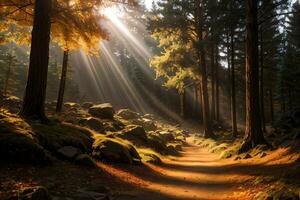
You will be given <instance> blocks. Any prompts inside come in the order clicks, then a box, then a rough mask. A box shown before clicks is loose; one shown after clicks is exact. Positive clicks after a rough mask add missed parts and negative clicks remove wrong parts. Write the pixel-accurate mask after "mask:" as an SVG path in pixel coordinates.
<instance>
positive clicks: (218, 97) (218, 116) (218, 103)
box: [215, 45, 220, 121]
mask: <svg viewBox="0 0 300 200" xmlns="http://www.w3.org/2000/svg"><path fill="white" fill-rule="evenodd" d="M218 56H219V50H218V46H217V45H216V56H215V59H216V62H215V63H216V67H215V70H216V120H217V121H219V120H220V100H219V99H220V93H219V59H218Z"/></svg>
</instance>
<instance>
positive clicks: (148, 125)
mask: <svg viewBox="0 0 300 200" xmlns="http://www.w3.org/2000/svg"><path fill="white" fill-rule="evenodd" d="M131 123H132V124H135V125H139V126H142V127H143V128H144V129H145V130H146V131H156V130H157V126H156V124H155V122H154V121H153V120H150V119H147V118H139V119H133V120H131Z"/></svg>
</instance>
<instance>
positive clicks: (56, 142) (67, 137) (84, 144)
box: [32, 123, 93, 153]
mask: <svg viewBox="0 0 300 200" xmlns="http://www.w3.org/2000/svg"><path fill="white" fill-rule="evenodd" d="M32 127H33V129H34V132H35V133H36V134H37V138H38V140H39V142H40V144H41V145H42V146H43V147H44V148H46V149H47V150H49V151H51V152H56V151H57V149H58V148H61V147H63V146H73V147H76V148H78V149H80V150H81V152H83V153H85V152H91V150H92V144H93V138H92V133H91V132H90V131H89V130H88V129H85V128H82V127H79V126H75V125H72V124H68V123H54V124H50V125H44V124H33V125H32Z"/></svg>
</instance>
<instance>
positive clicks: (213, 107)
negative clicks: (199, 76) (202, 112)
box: [210, 45, 216, 120]
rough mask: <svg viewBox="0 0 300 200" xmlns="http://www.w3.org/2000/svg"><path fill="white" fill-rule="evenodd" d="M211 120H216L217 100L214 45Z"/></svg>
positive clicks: (212, 52) (212, 49) (212, 50)
mask: <svg viewBox="0 0 300 200" xmlns="http://www.w3.org/2000/svg"><path fill="white" fill-rule="evenodd" d="M210 60H211V119H213V120H215V119H216V116H215V113H216V109H215V108H216V98H215V94H216V93H215V50H214V45H213V46H212V47H211V59H210Z"/></svg>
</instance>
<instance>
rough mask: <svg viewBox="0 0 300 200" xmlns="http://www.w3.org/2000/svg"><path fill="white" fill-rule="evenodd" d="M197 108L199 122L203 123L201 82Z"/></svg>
mask: <svg viewBox="0 0 300 200" xmlns="http://www.w3.org/2000/svg"><path fill="white" fill-rule="evenodd" d="M198 95H199V96H198V99H199V110H200V112H199V113H200V122H201V123H202V124H203V103H202V84H201V83H200V84H199V94H198Z"/></svg>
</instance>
